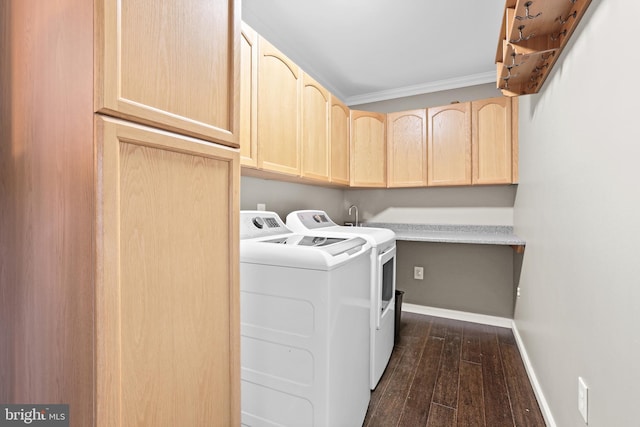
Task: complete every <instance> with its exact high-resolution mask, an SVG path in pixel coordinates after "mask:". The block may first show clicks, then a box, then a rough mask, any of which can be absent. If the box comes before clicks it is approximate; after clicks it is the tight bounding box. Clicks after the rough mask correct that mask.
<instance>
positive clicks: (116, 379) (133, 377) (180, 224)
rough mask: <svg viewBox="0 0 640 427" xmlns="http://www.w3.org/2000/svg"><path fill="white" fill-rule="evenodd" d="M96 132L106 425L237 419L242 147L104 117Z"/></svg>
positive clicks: (99, 336) (99, 396)
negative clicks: (240, 162) (239, 225)
mask: <svg viewBox="0 0 640 427" xmlns="http://www.w3.org/2000/svg"><path fill="white" fill-rule="evenodd" d="M96 138H97V141H96V142H97V150H96V155H97V159H98V163H99V164H100V165H101V167H100V168H98V176H97V188H98V200H97V218H98V221H97V223H96V228H97V241H96V242H97V243H96V246H97V263H98V266H97V270H96V272H97V273H96V274H97V277H96V282H97V285H96V301H95V311H96V353H95V356H96V365H95V366H97V370H96V402H97V406H96V416H97V420H96V426H124V425H143V424H144V425H149V426H151V425H154V426H160V425H171V426H178V425H180V426H183V425H184V426H187V425H188V426H202V427H204V426H212V425H215V426H230V425H239V424H240V403H239V402H240V394H239V391H240V367H239V365H240V353H239V332H240V324H239V284H238V283H239V282H238V275H239V261H238V259H239V252H238V251H239V249H238V246H239V245H238V233H239V231H238V217H239V201H238V193H239V191H238V186H239V154H238V152H237V150H232V149H229V148H225V147H222V146H218V145H209V144H203V143H202V142H201V141H197V140H193V139H191V138H188V137H181V136H178V135H175V134H170V133H168V132H163V131H157V130H154V129H151V128H146V127H143V126H139V125H130V124H127V123H124V122H120V121H116V120H114V119H106V118H101V117H99V116H97V118H96ZM87 303H90V302H87Z"/></svg>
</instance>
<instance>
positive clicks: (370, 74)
mask: <svg viewBox="0 0 640 427" xmlns="http://www.w3.org/2000/svg"><path fill="white" fill-rule="evenodd" d="M504 4H505V3H504V0H318V1H312V0H242V19H243V20H244V21H245V22H246V23H247V24H249V25H250V26H251V27H253V28H254V29H255V30H256V31H257V32H258V33H259V34H261V35H262V36H263V37H265V38H266V39H267V40H269V41H270V42H271V43H272V44H273V45H274V46H276V47H277V48H278V49H279V50H281V51H282V52H283V53H284V54H286V55H287V56H288V57H289V58H291V59H292V60H293V61H294V62H295V63H296V64H298V65H299V66H300V67H302V69H303V70H305V71H306V72H307V73H309V74H310V75H311V76H313V77H314V78H315V79H316V80H318V81H319V82H320V83H321V84H323V85H324V86H325V87H326V88H327V89H329V90H330V91H331V92H332V93H334V94H335V95H336V96H338V97H339V98H340V99H342V100H343V101H344V102H345V103H347V104H348V105H355V104H363V103H367V102H375V101H381V100H386V99H393V98H399V97H404V96H411V95H418V94H423V93H430V92H436V91H440V90H448V89H455V88H460V87H466V86H473V85H478V84H484V83H489V82H495V78H496V73H495V63H494V61H495V54H496V48H497V46H498V36H499V32H500V25H501V20H502V15H503V12H504Z"/></svg>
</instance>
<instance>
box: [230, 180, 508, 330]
mask: <svg viewBox="0 0 640 427" xmlns="http://www.w3.org/2000/svg"><path fill="white" fill-rule="evenodd" d="M516 190H517V187H516V186H495V187H473V188H472V187H466V188H465V187H456V188H422V189H419V188H413V189H386V190H385V189H370V190H342V189H334V188H324V187H320V186H314V185H305V184H295V183H289V182H281V181H272V180H264V179H259V178H253V177H246V176H244V177H242V180H241V188H240V198H241V206H240V207H241V209H243V210H253V209H256V205H257V204H258V203H265V204H266V205H267V206H266V208H267V210H271V211H275V212H277V213H278V214H279V215H280V216H281V217H282V218H283V219H284V218H285V217H286V215H287V214H288V213H289V212H291V211H293V210H297V209H322V210H325V211H327V213H328V214H329V216H330V217H331V218H332V219H333V220H334V221H336V222H344V221H352V220H353V219H354V218H353V217H349V216H348V215H347V210H348V208H349V206H350V205H351V204H356V205H357V206H358V208H359V213H360V218H361V219H363V220H369V219H375V217H376V215H378V216H381V214H382V213H385V219H389V218H390V217H394V216H395V218H396V219H399V220H401V219H403V218H407V217H408V216H409V215H408V214H407V212H406V210H412V212H414V211H416V210H417V211H418V212H419V213H420V214H421V216H422V217H423V218H428V217H429V210H430V209H432V208H439V210H438V212H439V215H440V216H442V209H444V213H445V215H444V216H445V217H447V215H446V212H447V210H450V211H451V213H452V217H453V216H456V217H458V218H459V217H462V222H464V223H470V224H473V223H477V222H474V220H475V219H476V218H475V216H477V208H485V207H489V208H508V209H512V206H513V202H514V198H515V196H516ZM390 210H394V211H393V213H392V214H389V211H390ZM454 211H455V212H454ZM460 212H462V215H460ZM454 213H455V215H454ZM512 216H513V215H512V214H511V218H510V219H509V221H512ZM411 217H412V218H415V217H416V215H415V214H414V215H412V216H411ZM498 217H499V216H498ZM485 218H486V215H485ZM414 222H415V221H414ZM425 222H429V221H427V220H425ZM482 222H487V221H482ZM506 225H510V223H509V224H506ZM414 266H422V267H424V271H425V280H422V281H416V280H414V279H413V267H414ZM396 269H397V280H398V289H401V290H403V291H405V296H404V301H405V302H407V303H412V304H419V305H425V306H431V307H438V308H447V309H453V310H462V311H468V312H473V313H480V314H487V315H494V316H501V317H509V318H510V317H512V315H513V295H514V279H513V277H514V271H513V251H512V250H511V248H509V247H494V246H490V245H458V244H448V243H413V242H399V243H398V257H397V267H396Z"/></svg>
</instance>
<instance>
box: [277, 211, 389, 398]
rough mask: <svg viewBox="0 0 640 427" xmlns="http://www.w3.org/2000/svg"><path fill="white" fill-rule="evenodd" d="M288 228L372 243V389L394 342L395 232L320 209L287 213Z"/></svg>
mask: <svg viewBox="0 0 640 427" xmlns="http://www.w3.org/2000/svg"><path fill="white" fill-rule="evenodd" d="M286 223H287V227H289V228H290V229H291V230H293V231H296V232H299V233H313V234H315V235H318V234H320V235H323V236H349V237H355V236H357V237H361V238H363V239H365V240H367V241H368V242H369V243H370V244H371V246H372V251H371V259H370V269H371V286H370V292H371V296H370V298H371V317H370V324H371V328H370V337H369V340H370V348H371V353H370V383H369V386H370V387H371V390H373V389H374V388H375V387H376V385H377V384H378V382H379V381H380V378H381V377H382V374H383V373H384V370H385V368H386V367H387V364H388V363H389V359H390V358H391V352H392V351H393V344H394V323H395V290H396V262H395V257H396V235H395V233H394V232H393V231H391V230H388V229H386V228H373V227H347V226H340V225H338V224H336V223H335V222H333V221H332V220H331V218H329V215H327V213H326V212H324V211H321V210H300V211H294V212H291V213H290V214H289V215H287V219H286Z"/></svg>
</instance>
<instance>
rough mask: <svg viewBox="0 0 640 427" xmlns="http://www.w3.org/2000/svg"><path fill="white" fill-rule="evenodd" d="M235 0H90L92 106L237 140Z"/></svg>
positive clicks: (210, 136)
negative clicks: (92, 23)
mask: <svg viewBox="0 0 640 427" xmlns="http://www.w3.org/2000/svg"><path fill="white" fill-rule="evenodd" d="M235 3H236V0H228V1H221V0H217V1H208V0H182V1H180V2H166V3H163V5H162V7H160V6H159V5H158V3H157V2H156V1H153V0H119V1H117V0H98V1H96V26H97V31H96V40H95V42H96V43H95V47H96V52H95V53H96V54H95V57H96V68H95V71H96V78H95V83H96V85H95V111H97V112H101V113H105V114H109V115H114V116H118V117H121V118H125V119H128V120H132V121H135V122H138V123H144V124H149V125H152V126H155V127H158V128H162V129H167V130H171V131H174V132H178V133H183V134H187V135H192V136H196V137H199V138H202V139H206V140H209V141H215V142H219V143H222V144H225V145H230V146H234V147H237V146H238V129H239V117H238V114H237V109H236V104H237V103H238V97H239V89H240V84H239V79H240V68H239V67H240V56H239V53H240V49H239V43H240V38H239V28H240V8H239V6H238V7H237V8H236V5H235ZM88 19H90V18H88Z"/></svg>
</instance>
